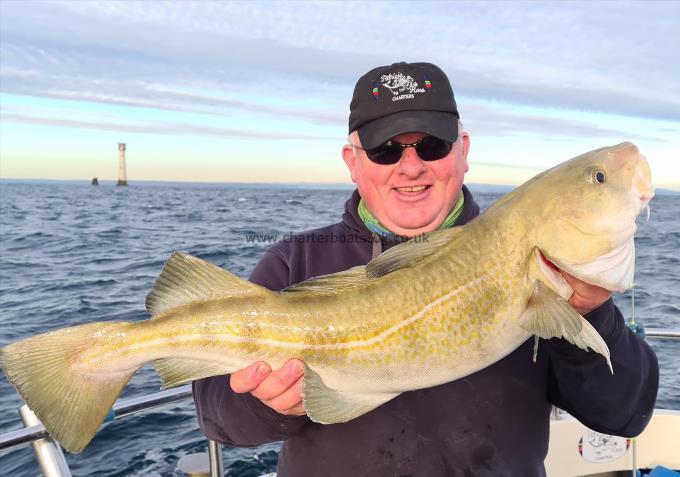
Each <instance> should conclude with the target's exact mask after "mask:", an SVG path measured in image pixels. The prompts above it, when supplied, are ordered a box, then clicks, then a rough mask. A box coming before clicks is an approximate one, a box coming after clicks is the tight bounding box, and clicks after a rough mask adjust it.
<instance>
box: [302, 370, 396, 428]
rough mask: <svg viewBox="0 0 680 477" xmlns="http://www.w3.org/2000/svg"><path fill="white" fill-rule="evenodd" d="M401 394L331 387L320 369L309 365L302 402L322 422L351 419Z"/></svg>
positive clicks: (303, 383)
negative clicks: (315, 370)
mask: <svg viewBox="0 0 680 477" xmlns="http://www.w3.org/2000/svg"><path fill="white" fill-rule="evenodd" d="M399 394H400V393H384V394H355V393H348V392H344V391H338V390H337V389H331V388H329V387H327V386H326V385H325V384H324V383H323V381H322V380H321V377H320V376H319V375H318V374H317V373H316V372H314V371H313V370H312V369H311V368H309V367H308V366H306V365H305V377H304V379H303V381H302V404H303V405H304V407H305V412H306V413H307V416H309V418H310V419H311V420H312V421H314V422H318V423H320V424H336V423H339V422H347V421H349V420H350V419H354V418H355V417H359V416H361V415H362V414H366V413H367V412H369V411H372V410H373V409H375V408H376V407H378V406H380V405H381V404H383V403H386V402H387V401H389V400H390V399H392V398H395V397H397V396H398V395H399Z"/></svg>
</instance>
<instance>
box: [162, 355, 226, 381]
mask: <svg viewBox="0 0 680 477" xmlns="http://www.w3.org/2000/svg"><path fill="white" fill-rule="evenodd" d="M154 368H155V369H156V372H157V373H158V375H159V376H160V377H161V379H162V380H163V387H162V389H167V388H172V387H174V386H179V385H180V384H184V383H188V382H190V381H195V380H197V379H202V378H209V377H211V376H220V375H222V374H229V373H233V372H234V371H236V370H237V369H238V368H237V367H235V366H229V365H227V364H225V363H213V362H208V361H199V360H195V359H185V358H163V359H157V360H156V361H154Z"/></svg>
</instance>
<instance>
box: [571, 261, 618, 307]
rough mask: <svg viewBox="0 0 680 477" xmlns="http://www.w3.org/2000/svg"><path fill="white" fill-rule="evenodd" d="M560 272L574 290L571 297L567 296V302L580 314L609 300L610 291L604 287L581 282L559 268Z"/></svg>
mask: <svg viewBox="0 0 680 477" xmlns="http://www.w3.org/2000/svg"><path fill="white" fill-rule="evenodd" d="M560 272H561V273H562V276H563V277H564V279H565V280H566V281H567V283H568V284H569V286H571V288H573V290H574V293H573V294H572V295H571V298H569V304H570V305H571V306H573V307H574V309H575V310H576V311H578V312H579V313H580V314H581V315H585V314H587V313H590V312H591V311H593V310H594V309H595V308H598V307H600V306H601V305H602V304H603V303H604V302H605V301H607V300H609V297H610V296H612V293H611V292H610V291H609V290H607V289H606V288H602V287H598V286H597V285H591V284H589V283H586V282H582V281H581V280H579V279H578V278H576V277H575V276H573V275H570V274H568V273H567V272H565V271H564V270H560Z"/></svg>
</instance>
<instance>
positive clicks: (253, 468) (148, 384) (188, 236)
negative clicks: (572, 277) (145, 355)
mask: <svg viewBox="0 0 680 477" xmlns="http://www.w3.org/2000/svg"><path fill="white" fill-rule="evenodd" d="M473 192H474V189H473ZM350 194H351V189H348V188H336V189H332V188H323V189H321V188H316V189H315V188H309V187H305V188H302V187H291V186H239V185H227V184H221V185H205V184H179V183H176V184H172V183H144V184H139V183H132V184H131V185H130V186H129V187H115V186H114V185H112V184H107V183H104V184H102V185H100V186H98V187H93V186H90V185H89V184H85V183H66V182H46V183H22V182H15V181H0V346H3V345H5V344H7V343H10V342H13V341H16V340H19V339H22V338H25V337H28V336H31V335H34V334H37V333H41V332H45V331H48V330H53V329H56V328H60V327H64V326H70V325H77V324H81V323H88V322H92V321H104V320H106V321H109V320H129V321H139V320H143V319H146V318H148V314H147V312H146V311H145V309H144V298H145V296H146V294H147V292H148V291H149V289H150V288H151V286H152V285H153V282H154V280H155V279H156V277H157V276H158V273H159V272H160V270H161V268H162V266H163V263H164V261H165V260H166V259H167V258H168V257H169V256H170V254H171V253H172V251H174V250H180V251H184V252H188V253H190V254H192V255H196V256H198V257H201V258H204V259H206V260H208V261H210V262H212V263H215V264H217V265H219V266H220V267H223V268H225V269H227V270H230V271H232V272H234V273H236V274H237V275H239V276H241V277H247V276H248V274H249V273H250V271H251V270H252V269H253V267H254V265H255V263H256V262H257V260H258V259H259V257H260V256H261V255H262V253H263V252H264V251H265V250H266V248H267V247H268V246H270V245H271V243H272V242H273V241H274V240H276V239H277V238H281V237H283V236H285V235H286V234H288V233H291V232H297V231H302V230H306V229H310V228H315V227H319V226H323V225H327V224H330V223H334V222H337V221H339V220H340V217H341V215H342V212H343V207H344V203H345V201H346V200H347V199H348V198H349V196H350ZM499 196H500V194H490V193H477V194H475V198H476V200H477V201H478V202H479V204H480V206H481V207H482V208H485V207H486V206H488V205H489V204H490V203H491V202H493V201H494V200H495V199H497V198H498V197H499ZM651 207H652V215H651V219H650V221H649V222H646V219H645V217H642V216H641V217H640V218H639V219H638V224H639V230H638V233H637V236H636V247H637V248H636V254H637V268H636V275H635V282H636V289H635V317H636V320H637V321H638V322H641V323H642V324H644V325H645V326H646V327H650V328H652V327H656V328H660V327H662V328H674V329H676V330H678V329H680V219H678V217H680V196H672V195H658V196H657V197H656V198H654V200H653V201H652V205H651ZM643 215H644V214H643ZM630 298H631V297H630V292H628V293H625V294H622V295H617V296H616V297H615V301H616V303H617V305H618V306H619V307H620V308H621V310H622V311H623V313H624V315H625V316H626V317H630V316H631V299H630ZM650 344H651V345H652V347H653V348H654V350H655V351H656V352H657V355H658V357H659V361H660V365H661V385H660V391H659V399H658V402H657V407H661V408H675V409H680V377H679V376H678V372H677V370H678V369H679V368H680V353H678V344H679V343H677V342H668V341H661V340H650ZM160 384H161V383H160V379H159V378H158V376H157V375H156V374H155V372H154V371H153V369H152V368H151V366H145V367H144V368H142V370H141V371H140V372H139V373H138V374H137V375H135V377H134V378H133V379H132V381H131V382H130V384H129V385H128V386H127V388H126V389H125V391H124V392H123V395H122V397H124V398H125V397H132V396H140V395H144V394H150V393H153V392H157V391H158V390H159V387H160ZM22 404H23V403H22V401H21V399H20V398H19V396H18V395H17V393H16V392H15V390H14V388H13V387H12V386H11V385H10V384H9V383H8V382H7V380H6V378H5V377H4V375H2V376H0V434H2V433H5V432H8V431H10V430H14V429H18V428H20V427H22V424H21V421H20V419H19V417H18V414H17V412H18V409H19V407H20V406H21V405H22ZM206 449H207V442H206V440H205V438H204V437H203V435H202V434H201V432H200V430H199V429H198V424H197V422H196V415H195V410H194V408H193V403H192V402H191V400H186V401H184V402H181V403H177V404H174V405H171V406H167V407H163V408H160V409H156V410H151V411H147V412H145V413H141V414H138V415H135V416H130V417H127V418H123V419H121V420H118V421H114V422H112V423H109V424H106V425H105V427H104V428H103V429H102V430H101V431H100V432H99V433H98V434H97V436H96V437H95V438H94V440H93V441H92V443H91V444H90V445H89V447H88V448H87V449H86V450H85V451H84V452H83V453H81V454H78V455H72V454H68V453H67V455H66V458H67V460H68V462H69V465H70V466H71V469H72V472H73V474H74V475H76V476H85V475H87V476H107V477H114V476H119V477H123V476H173V475H177V474H176V472H175V469H176V465H177V461H178V459H179V458H180V457H182V456H183V455H185V454H187V453H193V452H205V451H206ZM278 449H279V446H278V444H268V445H265V446H261V447H259V448H247V449H246V448H239V449H232V448H225V449H224V453H223V454H224V464H225V471H226V474H227V475H232V476H239V477H250V476H253V477H255V476H259V475H262V474H265V473H267V472H272V471H273V470H275V468H276V461H277V453H278ZM0 462H1V464H0V469H1V471H0V473H2V474H3V475H12V476H15V477H19V476H35V475H38V474H39V473H40V470H39V468H38V464H37V462H36V461H35V459H34V456H33V450H32V449H31V447H30V446H22V447H19V448H15V449H14V450H11V451H5V452H3V453H2V454H0Z"/></svg>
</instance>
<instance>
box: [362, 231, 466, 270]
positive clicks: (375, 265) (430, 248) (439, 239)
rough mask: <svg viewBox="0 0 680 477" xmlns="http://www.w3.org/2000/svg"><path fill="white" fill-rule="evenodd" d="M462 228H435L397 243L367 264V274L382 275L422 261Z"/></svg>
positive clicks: (456, 234)
mask: <svg viewBox="0 0 680 477" xmlns="http://www.w3.org/2000/svg"><path fill="white" fill-rule="evenodd" d="M461 230H462V227H454V228H448V229H443V230H434V231H432V232H428V233H426V234H422V235H418V236H416V237H413V238H412V239H411V240H409V241H408V242H404V243H400V244H399V245H395V246H394V247H392V248H391V249H389V250H387V251H386V252H383V253H381V254H380V255H378V256H377V257H375V258H374V259H373V260H371V261H370V262H369V263H368V265H366V274H367V275H368V276H369V277H372V278H375V277H381V276H383V275H387V274H388V273H391V272H393V271H395V270H398V269H400V268H404V267H407V266H409V265H413V264H414V263H417V262H420V261H421V260H423V259H425V258H427V257H429V256H431V255H432V254H433V253H435V252H437V251H438V250H440V249H441V248H442V247H443V246H444V245H446V244H447V243H448V242H449V241H450V240H451V239H453V238H454V237H456V236H458V235H459V234H460V232H461Z"/></svg>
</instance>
